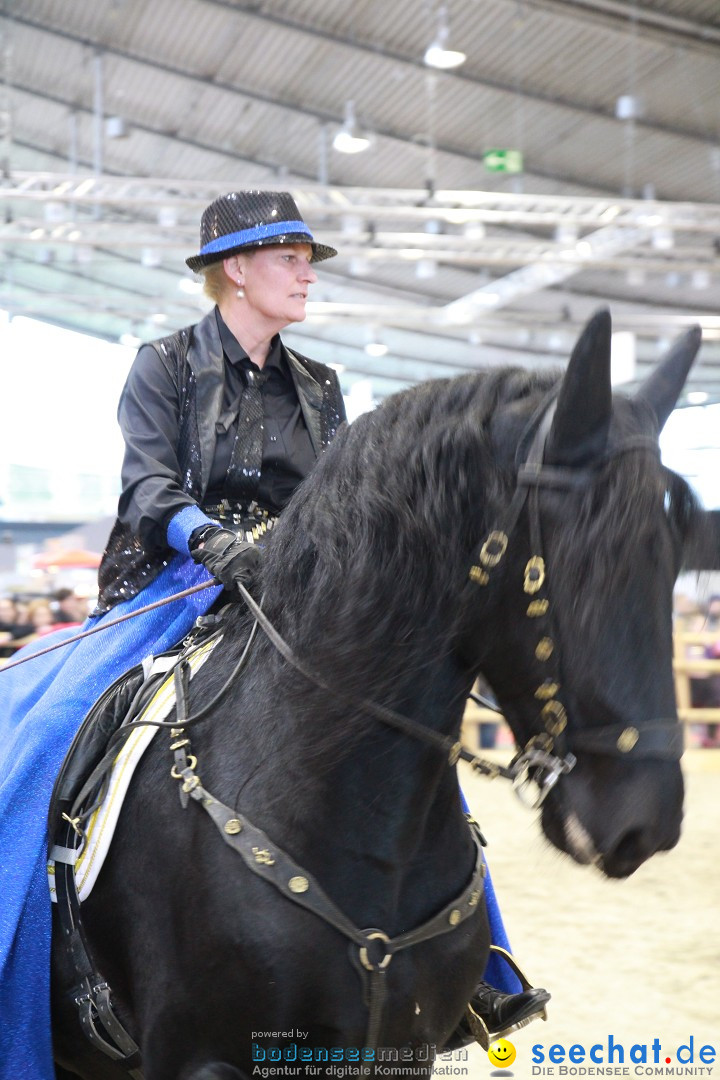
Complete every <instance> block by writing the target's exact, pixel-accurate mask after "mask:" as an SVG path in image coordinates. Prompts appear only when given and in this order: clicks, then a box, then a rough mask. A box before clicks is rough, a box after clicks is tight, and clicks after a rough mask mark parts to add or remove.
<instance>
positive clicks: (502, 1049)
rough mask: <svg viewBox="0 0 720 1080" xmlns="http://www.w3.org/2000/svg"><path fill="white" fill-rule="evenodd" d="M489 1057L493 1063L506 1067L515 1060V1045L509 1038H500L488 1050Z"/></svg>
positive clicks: (499, 1066) (501, 1067)
mask: <svg viewBox="0 0 720 1080" xmlns="http://www.w3.org/2000/svg"><path fill="white" fill-rule="evenodd" d="M488 1057H489V1058H490V1063H491V1064H492V1065H497V1066H498V1068H500V1069H505V1068H507V1067H508V1066H509V1065H512V1063H513V1061H514V1060H515V1047H514V1046H513V1044H512V1043H511V1042H508V1041H507V1039H498V1041H497V1042H494V1043H493V1044H492V1046H491V1047H490V1049H489V1050H488Z"/></svg>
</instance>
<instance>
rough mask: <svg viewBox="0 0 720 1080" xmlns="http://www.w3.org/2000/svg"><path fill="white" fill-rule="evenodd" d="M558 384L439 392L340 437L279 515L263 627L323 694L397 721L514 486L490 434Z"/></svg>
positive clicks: (460, 382)
mask: <svg viewBox="0 0 720 1080" xmlns="http://www.w3.org/2000/svg"><path fill="white" fill-rule="evenodd" d="M558 378H559V374H558V373H557V372H555V373H553V374H551V375H548V374H547V373H537V372H528V371H527V370H525V369H521V368H503V369H493V370H489V371H486V372H482V373H478V374H474V375H468V376H462V377H460V378H458V379H443V380H433V381H430V382H427V383H423V384H421V385H419V386H416V387H413V388H412V389H410V390H406V391H403V392H402V393H399V394H396V395H394V396H392V397H390V398H388V399H387V400H386V401H385V402H384V403H383V404H382V405H381V406H379V407H378V408H377V409H376V410H374V411H373V412H370V413H365V414H363V415H362V416H360V417H359V418H358V419H357V420H356V421H355V422H354V423H353V424H352V425H349V426H347V427H345V428H343V429H341V431H340V432H339V433H338V435H337V436H336V438H335V440H334V441H333V443H332V444H331V445H330V447H329V448H328V449H327V450H326V452H325V453H324V454H323V456H322V458H321V460H320V461H319V462H318V464H317V466H316V468H315V469H314V470H313V472H312V473H311V475H310V476H309V477H308V479H307V480H306V481H305V482H304V483H303V484H302V485H301V486H300V488H299V489H298V490H297V492H296V493H295V495H294V496H293V498H292V499H291V500H290V503H289V504H288V506H287V507H286V509H285V510H284V511H283V514H282V516H281V519H280V522H279V524H278V526H277V528H276V529H275V530H274V532H273V535H272V542H271V544H270V545H269V550H268V558H267V560H266V578H265V580H266V608H267V610H268V613H269V614H271V617H272V618H274V619H276V620H277V622H278V624H279V625H280V626H282V628H283V632H284V633H285V634H286V636H287V637H288V639H289V640H290V641H291V643H292V645H293V647H294V648H295V649H296V650H297V652H298V653H299V655H301V656H303V657H305V658H306V659H307V660H308V661H310V662H312V661H313V660H315V659H317V661H318V662H317V663H316V664H315V666H316V667H321V668H322V671H323V675H324V677H325V678H326V679H327V680H328V681H330V682H335V683H336V684H341V685H343V686H344V687H345V688H346V689H347V690H349V691H350V690H351V691H352V692H354V693H356V694H360V695H361V696H367V695H368V694H371V696H372V697H373V698H374V699H375V700H378V701H382V702H385V703H386V704H392V703H393V702H394V703H395V705H396V706H397V707H400V705H401V704H402V696H401V695H402V691H401V689H400V688H401V687H403V686H407V685H408V682H409V681H412V679H413V677H414V676H415V675H416V674H418V673H419V672H420V671H421V669H422V668H423V667H424V666H425V665H426V664H427V663H428V656H433V658H434V659H435V658H437V656H438V649H440V648H442V647H444V648H445V649H449V648H450V647H451V644H452V637H453V633H454V629H455V627H456V625H457V623H458V620H459V614H460V613H459V612H458V610H457V605H456V604H455V602H454V601H455V600H456V598H457V596H458V593H459V590H460V589H461V588H462V586H463V584H464V582H465V581H466V579H467V570H468V568H469V565H470V559H471V557H472V552H473V550H474V549H475V548H476V546H477V545H478V543H480V542H481V541H482V539H483V529H485V528H486V527H487V522H488V513H489V510H491V508H492V507H493V506H494V505H496V503H497V500H498V497H499V495H500V493H501V491H504V490H506V489H507V487H508V486H509V485H510V484H512V482H513V476H512V469H511V468H508V467H505V468H501V467H500V466H499V465H498V463H497V461H496V460H495V454H494V451H493V450H492V448H491V445H490V432H489V427H490V420H491V418H492V417H494V416H495V415H496V414H497V412H498V410H499V409H500V408H501V407H502V406H503V405H505V404H508V403H511V402H520V401H523V400H525V399H530V398H536V397H537V396H538V394H539V393H546V392H547V391H548V390H549V389H550V387H551V386H552V385H553V384H554V383H555V382H556V381H557V379H558ZM438 553H439V554H440V556H441V557H440V558H439V559H438ZM320 657H321V658H322V659H321V661H320V660H319V658H320ZM370 673H372V675H371V685H370V686H369V685H368V678H369V676H370ZM398 694H400V697H398Z"/></svg>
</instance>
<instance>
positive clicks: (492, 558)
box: [480, 529, 508, 566]
mask: <svg viewBox="0 0 720 1080" xmlns="http://www.w3.org/2000/svg"><path fill="white" fill-rule="evenodd" d="M507 546H508V538H507V536H506V535H505V533H504V532H500V531H499V530H498V529H494V530H493V531H492V532H491V533H490V535H489V536H488V538H487V540H486V541H485V543H484V544H483V546H482V547H481V548H480V562H481V563H482V564H483V566H497V564H498V563H499V562H500V560H501V559H502V557H503V555H504V554H505V552H506V551H507Z"/></svg>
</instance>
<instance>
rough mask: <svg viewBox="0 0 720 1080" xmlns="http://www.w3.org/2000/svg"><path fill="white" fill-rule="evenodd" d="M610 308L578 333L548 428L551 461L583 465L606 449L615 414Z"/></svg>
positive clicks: (548, 446)
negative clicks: (612, 417)
mask: <svg viewBox="0 0 720 1080" xmlns="http://www.w3.org/2000/svg"><path fill="white" fill-rule="evenodd" d="M611 327H612V323H611V320H610V312H609V311H607V310H605V309H603V310H601V311H598V312H596V313H595V314H594V315H593V317H592V318H591V319H590V321H589V323H588V324H587V326H586V327H585V329H584V330H583V332H582V334H581V335H580V337H579V338H578V341H577V344H576V345H575V348H574V349H573V352H572V356H571V357H570V362H569V363H568V366H567V370H566V372H565V377H564V378H563V381H562V385H561V387H560V393H559V395H558V402H557V408H556V409H555V416H554V418H553V422H552V427H551V428H550V432H549V434H548V439H547V444H546V449H545V461H546V462H547V463H548V464H549V465H553V464H554V465H571V466H575V467H577V466H582V465H586V464H587V463H588V462H590V461H592V460H594V459H595V458H596V457H597V456H598V455H599V454H601V453H602V452H603V450H604V449H605V445H606V443H607V435H608V428H609V426H610V415H611V412H612V390H611V387H610V339H611Z"/></svg>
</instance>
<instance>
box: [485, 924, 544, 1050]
mask: <svg viewBox="0 0 720 1080" xmlns="http://www.w3.org/2000/svg"><path fill="white" fill-rule="evenodd" d="M490 951H491V952H494V953H497V954H498V955H499V956H501V957H502V959H503V960H504V961H505V963H506V964H507V965H508V967H510V968H512V970H513V972H514V973H515V974H516V975H517V977H518V979H519V980H520V985H521V986H522V988H523V991H525V990H534V989H535V988H534V986H533V985H532V983H531V982H530V981H529V980H528V979H527V977H526V976H525V973H524V972H523V971H522V970H521V969H520V967H519V966H518V963H517V961H516V960H515V957H514V956H512V955H511V954H510V953H509V952H508V951H507V949H503V948H501V947H500V945H491V946H490ZM465 1019H466V1020H467V1023H468V1027H469V1028H470V1031H471V1032H472V1035H473V1038H474V1039H475V1042H477V1043H479V1044H480V1046H481V1047H482V1048H483V1050H485V1051H487V1050H489V1049H490V1043H491V1042H495V1040H496V1039H504V1038H505V1036H506V1035H509V1034H510V1033H511V1032H513V1031H519V1030H520V1028H524V1027H527V1025H528V1024H530V1023H532V1021H533V1020H547V1008H546V1007H545V1006H544V1005H543V1007H542V1011H541V1012H536V1013H533V1015H532V1016H528V1017H527V1018H526V1019H525V1020H520V1021H519V1023H517V1024H511V1025H510V1027H507V1028H504V1029H503V1031H495V1032H492V1033H491V1032H490V1031H489V1030H488V1026H487V1024H486V1023H485V1021H484V1020H483V1018H482V1016H479V1015H478V1013H476V1012H475V1010H474V1009H473V1007H472V1005H471V1004H470V1002H468V1003H467V1005H466V1007H465Z"/></svg>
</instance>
